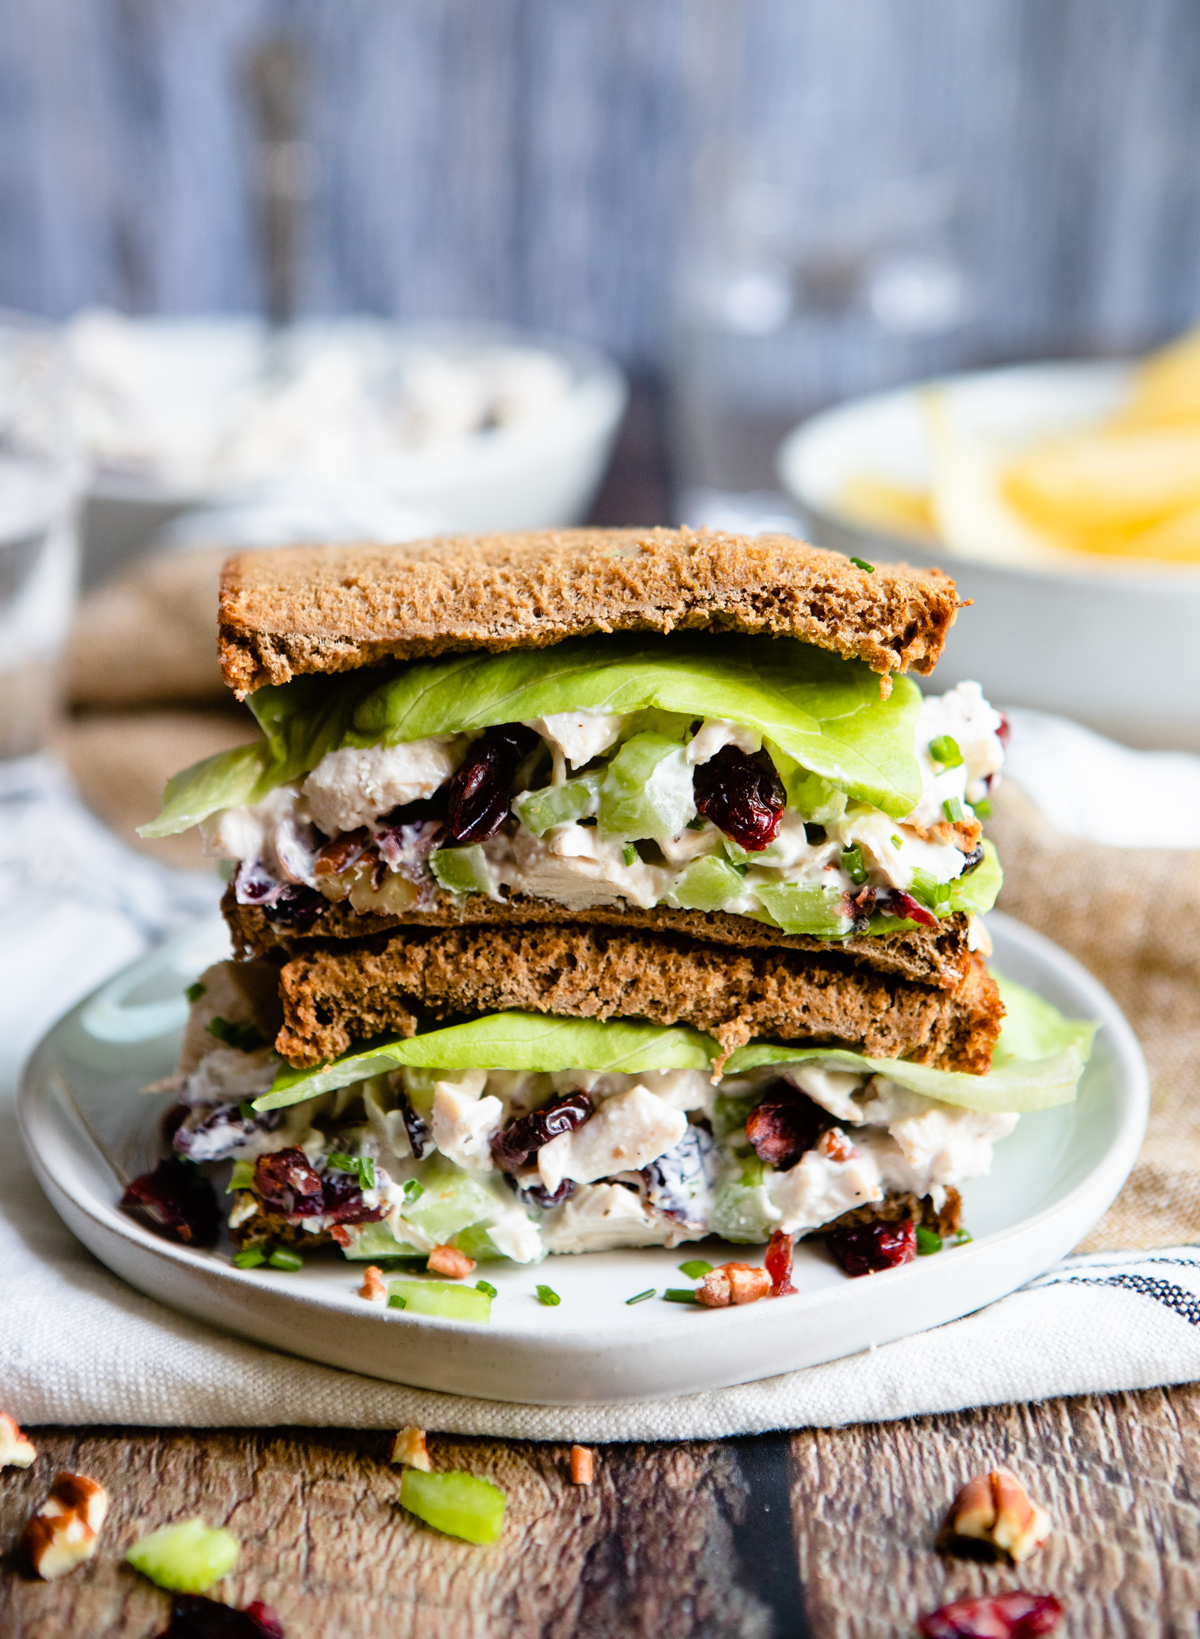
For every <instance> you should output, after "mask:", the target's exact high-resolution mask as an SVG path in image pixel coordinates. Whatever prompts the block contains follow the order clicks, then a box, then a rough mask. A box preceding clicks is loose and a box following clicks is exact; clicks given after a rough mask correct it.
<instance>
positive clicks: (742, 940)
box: [221, 887, 971, 990]
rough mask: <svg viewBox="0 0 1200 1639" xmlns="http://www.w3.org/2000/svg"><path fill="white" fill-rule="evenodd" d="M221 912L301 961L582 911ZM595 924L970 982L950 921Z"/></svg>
mask: <svg viewBox="0 0 1200 1639" xmlns="http://www.w3.org/2000/svg"><path fill="white" fill-rule="evenodd" d="M221 910H222V912H223V913H224V916H225V920H226V922H227V923H228V925H229V931H230V935H231V936H232V939H233V948H234V950H235V951H237V952H239V954H241V955H242V956H273V955H274V954H275V953H276V952H278V951H285V952H287V953H289V954H298V953H299V952H300V951H301V950H303V948H304V947H305V945H307V944H312V943H314V942H318V941H321V942H327V941H329V940H335V939H363V938H369V937H372V936H374V935H376V934H380V933H388V932H391V931H393V930H395V929H398V928H401V927H425V928H450V927H486V926H495V925H497V924H500V925H504V926H511V925H512V924H514V923H522V924H528V923H551V924H555V923H563V922H577V921H579V919H580V913H579V912H578V911H572V910H570V909H569V908H568V907H567V906H566V905H559V904H557V903H555V901H554V900H552V899H533V898H530V897H529V896H528V895H525V894H514V895H513V896H512V898H511V899H508V900H505V901H503V902H502V903H498V902H497V901H495V900H493V899H489V898H488V897H487V895H486V894H467V895H460V894H449V893H439V894H438V895H437V899H436V903H435V904H434V905H433V907H432V908H431V909H429V910H423V911H419V910H414V911H404V912H402V913H401V914H399V915H396V916H382V915H378V914H376V913H375V912H372V911H356V910H354V909H353V907H352V906H351V905H350V902H349V901H348V900H343V901H341V903H340V904H334V903H332V902H327V903H326V904H325V906H324V907H323V908H322V909H321V911H320V914H319V915H318V916H317V917H316V919H315V920H314V921H313V922H311V923H310V924H309V925H308V926H307V927H299V926H288V925H287V924H284V923H280V924H278V925H275V924H273V923H272V922H271V921H270V920H269V919H268V912H267V911H265V910H264V909H263V908H262V907H261V906H259V905H239V904H238V902H237V898H236V896H235V894H234V891H233V888H232V887H229V888H227V889H226V890H225V896H224V898H223V899H222V901H221ZM586 916H587V921H588V922H589V923H590V924H594V925H598V926H600V927H612V928H649V929H655V930H658V931H667V932H671V933H678V934H682V935H684V936H685V937H687V938H689V939H698V940H700V941H702V942H704V943H705V944H714V945H721V946H724V947H732V948H734V949H755V950H770V949H779V950H808V951H829V950H831V949H833V950H836V951H838V952H843V953H844V954H846V955H847V956H849V957H850V958H851V959H852V960H853V962H854V964H855V966H858V967H868V968H875V969H876V970H878V971H879V972H880V973H894V974H896V975H898V976H899V977H900V978H902V979H911V980H914V981H916V982H917V983H919V984H927V985H936V986H937V988H938V989H939V990H957V989H958V987H959V986H960V985H961V984H962V982H963V980H964V979H965V978H966V977H967V970H968V968H969V967H970V963H971V952H970V948H969V945H968V936H969V931H970V919H969V918H968V917H966V916H963V915H955V916H948V917H946V918H945V919H944V920H943V921H940V922H939V923H938V925H937V927H936V928H926V927H915V928H907V929H903V930H901V931H899V932H893V933H884V934H854V935H851V936H850V937H849V938H847V939H840V940H838V941H837V942H836V944H832V945H831V942H830V941H829V940H828V939H815V938H811V937H810V936H809V935H807V934H791V933H783V932H781V931H780V930H779V929H778V928H772V927H769V926H768V925H767V924H766V923H765V922H756V921H754V920H753V919H752V918H751V917H748V916H731V915H729V914H728V913H727V912H725V911H684V910H674V909H672V908H671V907H670V906H669V905H655V906H654V907H653V908H652V909H650V910H642V909H640V908H639V907H638V906H636V905H598V906H594V907H593V908H592V909H590V910H589V911H587V913H586Z"/></svg>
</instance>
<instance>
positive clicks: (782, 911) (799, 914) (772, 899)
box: [754, 882, 851, 939]
mask: <svg viewBox="0 0 1200 1639" xmlns="http://www.w3.org/2000/svg"><path fill="white" fill-rule="evenodd" d="M754 893H755V895H756V897H757V898H758V900H759V902H760V904H762V905H763V906H764V907H765V908H766V910H767V912H768V913H769V915H770V916H771V918H772V920H773V921H774V922H775V924H776V925H777V926H778V927H781V928H782V929H783V931H784V933H807V934H811V935H812V936H813V937H814V938H816V939H840V938H843V937H844V936H845V935H846V934H847V933H849V931H850V926H851V923H850V918H849V917H848V916H846V915H845V913H844V912H843V910H842V896H841V894H839V893H837V892H835V891H834V890H833V889H831V888H824V887H822V886H821V884H820V883H819V882H756V883H755V884H754Z"/></svg>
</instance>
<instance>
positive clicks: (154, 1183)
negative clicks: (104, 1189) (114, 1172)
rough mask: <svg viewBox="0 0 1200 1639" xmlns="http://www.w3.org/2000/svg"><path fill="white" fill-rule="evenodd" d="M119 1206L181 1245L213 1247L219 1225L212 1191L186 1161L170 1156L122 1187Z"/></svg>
mask: <svg viewBox="0 0 1200 1639" xmlns="http://www.w3.org/2000/svg"><path fill="white" fill-rule="evenodd" d="M121 1205H122V1206H123V1207H124V1208H125V1210H126V1212H131V1213H133V1215H134V1216H135V1217H136V1218H140V1219H141V1221H142V1222H143V1223H144V1224H145V1225H146V1226H147V1228H149V1229H153V1230H155V1231H156V1232H157V1233H158V1234H160V1235H169V1236H170V1237H171V1238H172V1239H173V1240H176V1241H182V1242H183V1243H184V1245H185V1246H213V1245H215V1244H216V1239H217V1229H218V1226H219V1224H220V1216H221V1215H220V1208H219V1207H218V1205H217V1196H216V1191H215V1190H214V1189H213V1187H212V1184H211V1183H210V1182H209V1181H208V1179H207V1178H206V1177H205V1176H204V1174H203V1173H202V1172H201V1171H200V1170H199V1169H198V1168H197V1167H195V1166H193V1165H192V1163H191V1162H190V1161H183V1160H181V1159H180V1158H179V1157H178V1156H171V1157H169V1158H168V1159H167V1160H165V1161H160V1162H159V1163H158V1165H157V1166H156V1167H155V1169H154V1171H153V1172H144V1173H143V1174H142V1175H141V1177H140V1178H135V1179H134V1180H133V1182H132V1183H131V1184H129V1185H128V1186H127V1187H126V1190H125V1193H124V1195H122V1197H121Z"/></svg>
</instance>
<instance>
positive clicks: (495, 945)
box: [276, 923, 1004, 1074]
mask: <svg viewBox="0 0 1200 1639" xmlns="http://www.w3.org/2000/svg"><path fill="white" fill-rule="evenodd" d="M279 988H280V997H281V1000H282V1002H283V1016H284V1023H283V1028H282V1030H281V1031H280V1033H279V1035H278V1036H277V1037H276V1046H277V1048H278V1049H279V1051H280V1052H281V1053H282V1054H283V1055H284V1056H285V1057H286V1058H287V1059H288V1060H289V1061H290V1062H291V1063H293V1064H296V1065H309V1064H318V1063H321V1062H322V1061H323V1060H325V1059H331V1058H336V1057H337V1056H338V1055H339V1054H341V1053H345V1052H346V1051H348V1049H349V1048H350V1047H351V1046H352V1045H354V1044H355V1043H357V1042H362V1041H366V1040H369V1039H370V1038H372V1037H374V1036H378V1035H381V1034H393V1035H401V1036H408V1035H413V1034H415V1032H416V1029H417V1023H418V1017H419V1016H424V1017H429V1016H432V1017H434V1018H446V1017H449V1016H451V1015H455V1014H462V1013H466V1014H477V1013H487V1012H496V1011H501V1010H503V1009H506V1008H516V1009H526V1010H529V1011H532V1012H537V1013H553V1014H558V1015H562V1016H566V1017H577V1018H598V1019H609V1018H622V1017H624V1018H646V1019H651V1020H653V1021H654V1022H655V1023H658V1024H668V1025H670V1024H690V1025H693V1026H695V1027H696V1028H697V1029H699V1030H704V1031H708V1032H709V1033H710V1034H712V1035H714V1036H715V1037H716V1038H717V1040H718V1041H719V1042H720V1043H721V1045H722V1047H723V1048H724V1049H725V1050H726V1052H730V1051H732V1050H733V1049H734V1048H735V1047H739V1046H741V1045H742V1044H743V1043H745V1042H747V1041H750V1040H751V1039H752V1038H754V1037H756V1036H765V1037H769V1038H777V1039H780V1040H783V1041H815V1042H822V1043H824V1042H836V1043H839V1044H842V1045H845V1046H848V1047H852V1048H855V1049H856V1050H858V1051H860V1052H865V1053H868V1054H870V1055H872V1056H877V1057H880V1058H912V1059H915V1060H917V1061H918V1062H919V1063H923V1064H933V1065H936V1066H938V1067H939V1068H942V1069H952V1070H970V1071H975V1072H977V1073H979V1074H983V1073H984V1072H986V1070H987V1069H988V1066H989V1065H990V1063H991V1056H992V1048H993V1046H994V1045H995V1042H996V1037H997V1036H998V1035H999V1031H1000V1020H1001V1018H1002V1017H1003V1014H1004V1008H1003V1005H1002V1003H1001V1001H1000V996H999V992H998V990H997V988H996V985H995V983H994V981H993V980H992V978H991V976H990V975H989V974H988V971H987V968H986V967H985V966H984V964H983V962H982V961H981V960H980V959H979V958H978V957H972V959H971V966H970V969H969V971H968V974H967V978H966V980H965V981H964V983H963V984H962V985H960V986H959V988H958V989H957V990H954V991H947V990H938V989H936V988H935V987H933V986H930V985H919V984H912V983H910V982H909V981H907V980H903V979H898V978H896V977H895V976H892V975H886V974H881V973H878V972H875V971H871V970H865V969H863V968H856V967H855V966H854V964H853V962H851V961H849V960H848V959H847V958H845V957H843V956H839V955H834V954H816V953H810V952H808V951H793V950H737V951H734V950H730V949H728V948H723V947H720V946H715V945H706V944H702V943H700V942H699V941H697V940H693V939H686V938H682V937H680V936H679V935H676V934H662V933H658V934H656V933H650V932H646V931H643V930H637V931H633V930H630V931H627V932H617V931H614V930H611V929H608V928H601V927H595V926H590V927H585V926H582V925H580V924H577V923H576V924H570V923H568V924H566V925H562V926H553V925H547V926H517V927H474V928H449V929H438V930H436V931H429V930H425V929H421V930H416V929H406V930H405V931H404V932H402V933H397V934H393V935H392V936H391V937H390V938H380V939H375V940H368V941H365V942H363V943H361V944H358V945H343V946H340V947H338V946H326V947H323V948H321V947H318V948H316V949H313V950H312V951H305V952H304V953H303V954H302V955H297V956H293V957H292V958H291V960H289V961H287V962H285V963H284V965H283V968H282V969H281V972H280V987H279Z"/></svg>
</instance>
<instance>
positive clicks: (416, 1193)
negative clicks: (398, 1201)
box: [404, 1178, 425, 1206]
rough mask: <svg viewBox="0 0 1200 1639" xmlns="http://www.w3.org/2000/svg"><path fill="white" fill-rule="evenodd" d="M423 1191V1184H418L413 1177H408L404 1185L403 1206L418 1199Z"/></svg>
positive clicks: (409, 1204)
mask: <svg viewBox="0 0 1200 1639" xmlns="http://www.w3.org/2000/svg"><path fill="white" fill-rule="evenodd" d="M424 1193H425V1186H424V1184H418V1183H417V1180H416V1179H415V1178H410V1179H409V1180H408V1182H407V1184H405V1186H404V1204H405V1206H411V1205H412V1204H413V1202H414V1201H419V1200H420V1199H421V1197H422V1195H424Z"/></svg>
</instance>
